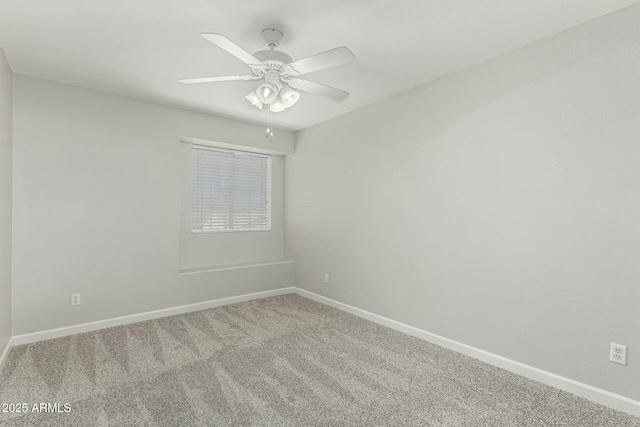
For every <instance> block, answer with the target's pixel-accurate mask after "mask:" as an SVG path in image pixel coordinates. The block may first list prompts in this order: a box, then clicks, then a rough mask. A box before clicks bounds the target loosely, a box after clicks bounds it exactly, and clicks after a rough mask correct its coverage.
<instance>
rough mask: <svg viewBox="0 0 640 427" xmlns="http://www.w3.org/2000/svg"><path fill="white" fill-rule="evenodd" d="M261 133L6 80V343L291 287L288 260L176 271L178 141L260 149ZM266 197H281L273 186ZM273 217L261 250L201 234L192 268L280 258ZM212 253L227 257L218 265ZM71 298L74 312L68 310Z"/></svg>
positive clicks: (289, 140)
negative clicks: (205, 250) (10, 142)
mask: <svg viewBox="0 0 640 427" xmlns="http://www.w3.org/2000/svg"><path fill="white" fill-rule="evenodd" d="M263 135H264V129H263V127H262V126H258V125H251V124H247V123H242V122H239V121H234V120H228V119H224V118H220V117H215V116H210V115H205V114H199V113H195V112H191V111H186V110H181V109H177V108H172V107H166V106H161V105H157V104H151V103H147V102H143V101H137V100H134V99H130V98H124V97H120V96H114V95H109V94H105V93H100V92H95V91H91V90H87V89H81V88H78V87H74V86H69V85H64V84H60V83H53V82H48V81H43V80H36V79H32V78H28V77H24V76H15V79H14V190H15V191H14V228H13V232H14V253H13V256H14V262H13V268H14V271H13V278H14V315H13V321H14V331H13V332H14V335H21V334H25V333H30V332H36V331H42V330H46V329H52V328H57V327H63V326H69V325H76V324H81V323H85V322H91V321H96V320H102V319H110V318H113V317H119V316H124V315H129V314H137V313H142V312H146V311H151V310H158V309H162V308H168V307H174V306H179V305H183V304H190V303H196V302H202V301H208V300H212V299H218V298H224V297H229V296H236V295H241V294H246V293H252V292H259V291H265V290H270V289H277V288H281V287H286V286H292V285H293V269H292V266H291V264H288V265H287V264H280V265H266V266H261V267H249V268H240V269H236V270H227V271H205V272H200V273H192V274H180V273H179V270H180V223H181V207H180V204H181V179H182V170H181V143H180V139H181V137H183V136H189V137H194V138H202V139H206V140H211V141H222V142H225V143H233V144H239V145H243V146H245V147H250V146H258V147H264V146H265V145H267V144H269V143H267V142H266V141H265V139H264V136H263ZM293 140H294V135H293V134H292V133H291V132H286V131H278V138H277V139H276V140H275V141H274V142H273V143H272V144H269V146H270V147H271V148H272V149H276V150H279V151H283V152H286V151H290V150H291V149H292V147H293ZM280 165H281V166H280V167H282V162H280ZM274 192H276V193H278V197H280V200H281V198H282V192H283V188H282V183H281V182H280V185H279V187H278V188H274ZM274 209H275V208H274ZM278 209H279V212H276V214H275V220H276V222H278V221H279V222H278V223H277V224H276V227H274V229H273V230H272V232H273V233H276V234H277V233H279V235H278V236H275V237H274V238H273V239H270V241H271V242H272V243H273V242H275V243H273V244H271V245H270V246H268V250H264V251H262V252H260V253H250V252H248V251H245V252H242V251H243V245H245V244H249V245H250V244H251V241H247V240H246V236H241V235H235V236H234V235H225V236H224V237H225V240H221V239H216V236H203V237H204V238H207V239H208V240H207V243H206V244H208V245H210V253H211V254H213V256H212V257H211V258H210V259H203V260H201V264H202V265H196V266H195V267H210V266H218V265H220V264H226V263H228V262H229V259H231V260H232V261H231V262H233V263H240V264H251V263H263V262H265V261H270V260H274V259H280V258H282V253H283V236H282V233H283V225H282V207H281V206H280V207H279V208H278ZM276 210H277V209H276ZM235 237H237V238H243V240H242V241H241V242H240V243H238V242H235V241H234V238H235ZM253 237H255V238H258V237H264V235H263V236H258V235H257V234H253ZM220 248H224V249H225V250H226V251H227V252H228V253H231V254H235V255H233V256H230V257H229V258H227V259H225V260H220V259H217V258H216V256H215V254H216V253H220ZM192 267H193V266H192ZM76 292H79V293H81V295H82V304H81V305H80V306H77V307H71V305H70V295H71V294H72V293H76Z"/></svg>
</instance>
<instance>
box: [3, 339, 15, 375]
mask: <svg viewBox="0 0 640 427" xmlns="http://www.w3.org/2000/svg"><path fill="white" fill-rule="evenodd" d="M11 347H13V338H9V342H8V343H7V345H6V347H5V348H4V350H2V354H0V372H2V368H3V367H4V363H5V362H6V361H7V358H8V357H9V352H10V351H11Z"/></svg>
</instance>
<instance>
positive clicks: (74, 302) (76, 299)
mask: <svg viewBox="0 0 640 427" xmlns="http://www.w3.org/2000/svg"><path fill="white" fill-rule="evenodd" d="M71 305H80V294H71Z"/></svg>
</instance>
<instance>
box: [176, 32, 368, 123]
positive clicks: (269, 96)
mask: <svg viewBox="0 0 640 427" xmlns="http://www.w3.org/2000/svg"><path fill="white" fill-rule="evenodd" d="M261 34H262V40H264V42H265V44H266V45H267V46H268V47H269V49H266V50H261V51H258V52H256V53H254V54H253V55H251V54H250V53H249V52H247V51H245V50H244V49H242V48H241V47H240V46H238V45H236V44H235V43H233V42H232V41H231V40H229V39H228V38H226V37H225V36H223V35H221V34H214V33H201V34H200V35H201V36H202V37H203V38H205V39H206V40H208V41H210V42H211V43H213V44H215V45H216V46H218V47H220V48H221V49H223V50H225V51H226V52H228V53H230V54H231V55H233V56H235V57H236V58H237V59H239V60H241V61H242V62H244V63H245V64H246V65H247V66H249V68H250V69H251V72H252V73H253V75H252V76H251V75H243V76H222V77H202V78H195V79H181V80H179V82H180V83H183V84H194V83H212V82H223V81H264V83H262V84H260V86H258V88H257V89H256V90H254V91H252V92H251V93H249V94H248V95H247V96H246V97H245V98H246V99H247V100H248V101H249V102H250V103H251V104H252V105H254V106H255V107H257V108H259V109H262V108H263V106H264V105H267V106H268V107H269V110H270V111H272V112H274V113H277V112H280V111H284V110H285V109H287V108H289V107H292V106H293V105H294V104H295V103H296V102H297V101H298V99H299V98H300V94H299V93H298V92H297V91H296V90H300V91H303V92H308V93H313V94H317V95H322V96H326V97H328V98H331V99H334V100H336V101H342V100H344V99H346V98H347V97H348V96H349V93H348V92H345V91H343V90H340V89H336V88H333V87H331V86H326V85H323V84H320V83H316V82H312V81H310V80H304V79H301V78H300V77H299V76H302V75H304V74H308V73H312V72H314V71H320V70H324V69H327V68H331V67H336V66H339V65H344V64H350V63H352V62H354V61H355V59H356V57H355V56H354V55H353V53H351V51H350V50H349V49H347V48H346V47H344V46H341V47H337V48H335V49H331V50H328V51H326V52H322V53H319V54H317V55H313V56H310V57H307V58H304V59H300V60H297V61H293V60H292V58H291V56H289V55H287V54H286V53H284V52H282V51H279V50H275V48H276V47H278V46H279V45H280V42H281V41H282V38H283V37H284V34H283V33H282V31H280V30H278V29H276V28H266V29H264V30H262V33H261ZM294 89H296V90H294Z"/></svg>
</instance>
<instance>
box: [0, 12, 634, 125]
mask: <svg viewBox="0 0 640 427" xmlns="http://www.w3.org/2000/svg"><path fill="white" fill-rule="evenodd" d="M638 1H640V0H606V1H605V0H535V1H532V0H324V1H318V0H262V1H257V0H254V1H246V0H245V1H240V0H181V1H177V0H174V1H169V0H135V1H131V0H110V1H100V0H93V1H89V0H57V1H51V0H2V1H1V2H0V47H1V48H3V49H4V51H5V54H6V56H7V58H8V60H9V64H10V65H11V67H12V69H13V72H14V73H15V74H23V75H28V76H32V77H37V78H42V79H48V80H54V81H58V82H63V83H69V84H73V85H77V86H81V87H87V88H91V89H96V90H100V91H105V92H111V93H116V94H120V95H125V96H130V97H134V98H139V99H145V100H149V101H154V102H159V103H164V104H169V105H175V106H181V107H186V108H189V109H194V110H197V111H204V112H209V113H214V114H218V115H222V116H226V117H235V118H239V119H242V120H247V121H251V122H260V123H263V122H264V121H265V119H266V112H265V111H260V110H258V109H256V108H255V107H252V106H251V105H250V104H249V103H248V102H247V101H246V100H245V99H244V96H245V95H246V94H247V93H249V92H250V91H251V90H252V89H254V88H255V87H256V86H257V84H256V82H227V83H210V84H202V85H191V86H186V85H181V84H178V82H177V80H178V79H179V78H190V77H204V76H223V75H229V74H248V71H249V70H248V68H247V67H246V66H245V65H244V64H243V63H241V62H240V61H239V60H237V59H236V58H234V57H232V56H231V55H229V54H227V53H226V52H224V51H223V50H222V49H220V48H218V47H217V46H214V45H213V44H211V43H209V42H207V41H206V40H204V39H202V38H201V37H199V35H198V34H199V33H201V32H213V33H221V34H224V35H225V36H226V37H228V38H229V39H231V40H232V41H234V42H235V43H236V44H238V45H240V46H241V47H243V48H244V49H245V50H247V51H249V52H250V53H254V52H255V51H258V50H263V49H266V47H265V45H264V44H263V42H262V40H261V38H260V32H261V30H262V29H264V28H267V27H275V28H278V29H280V30H282V31H283V32H284V34H285V36H284V39H283V41H282V43H281V44H280V46H279V48H278V50H282V51H284V52H286V53H287V54H289V55H290V56H291V57H293V59H294V60H296V59H301V58H304V57H307V56H310V55H313V54H316V53H319V52H322V51H325V50H328V49H331V48H334V47H337V46H347V47H348V48H349V49H351V51H352V52H353V53H354V54H355V55H356V57H357V61H356V63H355V64H353V65H344V66H340V67H337V68H333V69H329V70H324V71H318V72H316V73H312V74H308V75H306V76H305V78H307V79H308V80H313V81H317V82H319V83H323V84H327V85H331V86H335V87H337V88H340V89H343V90H346V91H348V92H350V93H351V96H350V97H349V98H347V99H346V100H345V101H343V102H336V101H332V100H330V99H325V98H322V97H320V96H316V95H312V94H306V93H303V94H302V96H301V98H300V101H299V102H298V103H297V104H296V105H295V106H294V107H292V108H290V109H288V110H285V111H284V112H281V113H272V114H271V116H272V117H271V118H272V121H273V122H274V123H275V124H276V126H279V127H282V128H285V129H290V130H299V129H303V128H305V127H308V126H311V125H313V124H316V123H319V122H322V121H325V120H328V119H330V118H332V117H336V116H339V115H341V114H344V113H347V112H349V111H352V110H354V109H356V108H360V107H362V106H365V105H367V104H371V103H373V102H376V101H378V100H381V99H384V98H387V97H389V96H392V95H394V94H397V93H401V92H404V91H407V90H409V89H411V88H412V87H415V86H418V85H420V84H423V83H426V82H428V81H431V80H434V79H436V78H438V77H440V76H443V75H446V74H449V73H452V72H455V71H458V70H461V69H464V68H466V67H469V66H471V65H473V64H476V63H479V62H482V61H485V60H487V59H489V58H492V57H495V56H498V55H500V54H502V53H505V52H508V51H510V50H513V49H516V48H518V47H521V46H524V45H526V44H529V43H532V42H535V41H537V40H540V39H542V38H545V37H548V36H550V35H552V34H555V33H557V32H559V31H562V30H564V29H567V28H570V27H573V26H576V25H578V24H581V23H583V22H586V21H589V20H591V19H594V18H597V17H599V16H602V15H605V14H607V13H610V12H613V11H615V10H618V9H620V8H623V7H626V6H629V5H631V4H634V3H638Z"/></svg>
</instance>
